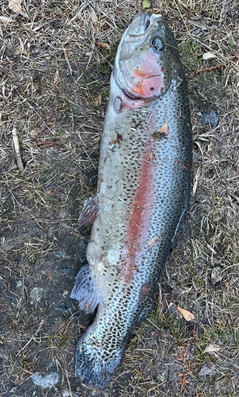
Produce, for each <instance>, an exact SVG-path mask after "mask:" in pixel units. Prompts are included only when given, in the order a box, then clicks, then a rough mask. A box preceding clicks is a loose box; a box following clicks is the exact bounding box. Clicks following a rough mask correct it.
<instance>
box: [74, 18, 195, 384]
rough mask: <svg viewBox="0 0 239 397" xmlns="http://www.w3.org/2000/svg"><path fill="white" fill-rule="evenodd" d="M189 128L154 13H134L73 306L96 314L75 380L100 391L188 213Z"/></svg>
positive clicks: (179, 70)
mask: <svg viewBox="0 0 239 397" xmlns="http://www.w3.org/2000/svg"><path fill="white" fill-rule="evenodd" d="M191 169H192V129H191V117H190V106H189V99H188V90H187V81H186V77H185V72H184V68H183V66H182V62H181V59H180V55H179V50H178V47H177V43H176V41H175V38H174V35H173V33H172V32H171V30H170V29H169V28H168V26H167V24H166V22H165V21H164V20H163V17H162V15H160V14H153V15H151V16H149V15H148V14H147V13H142V14H140V15H138V16H137V17H136V18H135V19H134V20H133V21H132V22H131V24H130V25H129V26H128V28H127V29H126V31H125V32H124V34H123V36H122V39H121V41H120V44H119V46H118V49H117V53H116V56H115V62H114V67H113V71H112V74H111V79H110V94H109V100H108V107H107V111H106V116H105V122H104V128H103V134H102V139H101V149H100V160H99V168H98V184H97V192H96V195H95V196H94V197H91V198H89V199H88V200H86V201H85V203H84V207H83V210H82V213H81V215H80V217H79V225H83V224H85V223H87V222H89V223H92V230H91V236H90V240H89V242H88V246H87V252H86V258H87V264H85V265H84V266H83V267H82V268H81V269H80V271H79V273H78V275H77V276H76V281H75V285H74V287H73V290H72V293H71V298H73V299H76V300H77V301H78V302H79V308H80V309H81V310H84V311H85V312H86V313H93V312H94V311H95V310H96V315H95V318H94V321H93V323H92V324H91V325H90V326H89V327H88V329H87V330H86V331H85V332H84V333H83V334H82V335H81V337H80V339H79V341H78V343H77V347H76V356H75V376H76V377H80V379H81V381H82V382H83V383H84V384H87V385H90V386H93V387H94V388H96V389H100V390H103V389H104V388H105V387H106V386H107V385H108V383H109V382H110V381H111V379H112V376H113V374H114V373H115V371H116V369H117V368H118V367H119V365H120V363H121V361H122V359H123V357H124V353H125V350H126V346H127V341H128V339H129V335H130V332H131V330H132V328H133V327H135V326H137V325H138V324H140V323H141V322H142V321H143V320H144V319H146V318H147V316H148V315H149V314H150V313H151V311H152V310H153V307H154V301H155V294H156V293H157V289H158V282H159V277H160V273H161V270H162V269H163V267H164V264H165V262H166V259H167V257H168V255H169V253H170V251H171V247H172V244H173V242H174V241H175V239H176V236H177V234H178V232H179V230H180V229H181V227H182V225H183V223H184V220H185V218H186V214H187V212H188V209H189V202H190V190H191Z"/></svg>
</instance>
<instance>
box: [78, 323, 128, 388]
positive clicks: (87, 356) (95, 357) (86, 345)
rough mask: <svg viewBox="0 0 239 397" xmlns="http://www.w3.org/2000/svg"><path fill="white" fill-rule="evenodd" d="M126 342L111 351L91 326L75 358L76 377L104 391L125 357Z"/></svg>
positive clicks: (80, 341)
mask: <svg viewBox="0 0 239 397" xmlns="http://www.w3.org/2000/svg"><path fill="white" fill-rule="evenodd" d="M125 345H126V340H125V341H122V343H121V344H120V346H119V347H118V348H114V349H110V348H109V347H108V348H107V346H105V348H104V346H103V344H102V343H101V342H100V341H99V340H98V334H97V332H94V330H92V331H91V326H90V327H89V328H88V330H87V331H86V332H85V333H84V335H83V336H82V337H81V338H80V340H79V342H78V344H77V348H76V357H75V376H76V377H80V378H81V380H82V382H83V383H85V384H87V385H91V386H93V387H95V388H97V389H100V390H103V389H104V388H105V387H106V386H107V384H108V383H109V382H110V380H111V378H112V375H113V374H114V372H115V371H116V369H117V367H118V366H119V365H120V362H121V360H122V358H123V356H124V352H125Z"/></svg>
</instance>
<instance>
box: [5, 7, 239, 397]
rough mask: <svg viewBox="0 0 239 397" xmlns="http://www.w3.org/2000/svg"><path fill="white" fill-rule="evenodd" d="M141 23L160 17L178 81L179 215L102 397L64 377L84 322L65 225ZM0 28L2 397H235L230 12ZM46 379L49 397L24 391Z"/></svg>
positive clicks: (75, 12)
mask: <svg viewBox="0 0 239 397" xmlns="http://www.w3.org/2000/svg"><path fill="white" fill-rule="evenodd" d="M147 7H148V8H147ZM143 8H146V10H147V11H148V12H149V13H152V12H154V13H162V14H163V15H164V17H165V19H166V20H167V21H168V24H169V26H170V27H171V29H172V30H173V31H174V33H175V36H176V38H177V41H178V43H179V48H180V52H181V54H182V59H183V62H184V64H185V68H186V71H187V76H188V82H189V95H190V104H191V110H192V124H193V134H194V169H193V183H192V199H191V210H190V215H189V217H188V221H187V223H186V225H185V227H184V229H183V231H182V232H181V233H180V236H179V241H178V244H177V247H176V248H175V249H174V251H173V253H172V255H171V256H170V258H169V260H168V263H167V266H166V269H165V271H164V273H163V276H162V280H161V284H160V286H159V298H158V302H156V305H155V311H154V312H153V313H152V315H151V316H150V318H149V320H148V321H145V322H144V323H143V324H142V325H141V326H140V327H139V328H137V329H134V330H133V333H132V335H131V339H130V343H129V345H128V348H127V351H126V355H125V358H124V360H123V363H122V365H121V366H120V368H119V369H118V370H117V372H116V374H115V376H114V377H113V380H112V382H111V383H110V385H109V386H108V387H107V388H106V390H105V391H103V392H99V391H96V390H94V389H91V388H87V387H85V386H83V385H81V383H80V381H79V380H78V379H75V378H74V354H75V347H76V342H77V340H78V339H79V335H80V333H81V332H82V330H84V329H85V327H87V326H88V325H89V323H90V322H91V321H92V317H90V316H86V315H84V313H82V312H79V311H78V309H77V305H76V302H74V301H72V300H71V299H70V297H69V295H70V292H71V289H72V287H73V284H74V277H75V275H76V273H77V272H78V270H79V268H80V266H81V265H83V264H84V263H85V261H86V259H85V252H86V246H87V239H88V238H89V233H90V228H89V227H83V228H81V229H78V227H77V218H78V216H79V213H80V210H81V208H82V205H83V202H84V199H86V198H87V197H89V196H91V195H93V194H94V192H95V189H96V182H97V165H98V159H99V145H100V137H101V132H102V127H103V121H104V113H105V109H106V105H107V98H108V94H109V78H110V73H111V70H112V65H113V62H114V56H115V52H116V49H117V45H118V43H119V40H120V37H121V35H122V33H123V31H124V30H125V28H126V27H127V26H128V24H129V23H130V21H131V20H132V19H133V18H134V17H135V16H136V15H137V14H138V13H139V12H140V11H142V9H143ZM0 16H4V17H10V18H11V19H12V22H11V23H9V24H2V36H0V44H1V52H0V396H5V397H15V396H16V397H30V396H36V397H43V396H44V397H45V396H49V397H50V396H52V397H55V396H61V397H67V396H72V397H81V396H82V397H83V396H98V397H103V396H105V397H113V396H114V397H117V396H118V397H122V396H124V397H129V396H137V397H141V396H149V397H154V396H155V397H156V396H160V397H161V396H162V397H164V396H172V397H174V396H175V397H209V396H217V397H222V396H227V397H232V396H238V394H239V351H238V343H239V320H238V319H239V275H238V269H239V249H238V242H239V237H238V236H239V215H238V214H239V187H238V186H239V160H238V158H239V157H238V152H239V114H238V99H239V98H238V97H239V95H238V90H239V78H238V77H239V71H238V65H239V5H238V0H220V1H219V0H207V1H204V0H197V1H196V0H173V1H152V2H150V1H146V0H144V1H131V0H130V1H123V0H118V1H117V0H112V1H107V0H102V1H97V0H95V1H94V0H92V1H91V0H90V1H86V0H85V1H79V0H71V1H69V0H61V1H60V0H56V1H50V0H41V1H36V0H32V1H27V0H23V2H22V11H21V12H20V13H14V12H13V11H11V10H10V9H9V8H8V1H7V0H3V1H2V2H1V5H0ZM102 43H103V44H102ZM15 134H17V136H18V137H19V142H20V153H21V157H22V161H23V164H22V165H21V163H20V161H19V160H18V161H16V159H17V157H16V153H15V149H14V145H13V139H14V135H15ZM177 306H179V307H180V308H182V309H184V310H187V311H189V312H190V313H192V314H193V315H194V316H195V318H194V319H193V320H191V321H188V320H189V319H188V318H186V319H185V318H184V317H187V314H188V313H186V315H185V313H183V314H184V316H182V315H181V316H180V313H179V312H178V310H177ZM32 375H35V377H34V376H33V377H32ZM46 376H50V377H51V379H56V381H55V382H54V381H53V382H52V384H51V387H45V388H44V387H43V385H42V384H41V383H40V385H37V384H36V383H39V382H38V381H36V379H40V378H41V377H46ZM34 379H35V381H34ZM44 379H48V378H44ZM48 386H49V385H48Z"/></svg>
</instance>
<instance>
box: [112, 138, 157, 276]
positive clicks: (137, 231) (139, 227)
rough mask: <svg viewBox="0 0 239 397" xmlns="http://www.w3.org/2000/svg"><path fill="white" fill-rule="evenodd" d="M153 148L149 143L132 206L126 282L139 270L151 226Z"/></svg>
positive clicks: (124, 273)
mask: <svg viewBox="0 0 239 397" xmlns="http://www.w3.org/2000/svg"><path fill="white" fill-rule="evenodd" d="M152 149H153V148H152V144H151V143H150V144H149V145H147V150H146V151H145V153H144V155H143V158H142V166H141V169H140V173H139V174H140V176H139V183H138V188H137V190H136V193H135V197H134V200H133V203H132V206H131V211H130V216H129V221H128V231H127V236H126V240H127V246H126V247H125V248H124V250H123V255H122V262H123V265H122V271H121V275H120V278H121V281H122V282H123V283H124V284H128V283H130V282H131V281H132V279H133V277H134V272H135V271H137V270H138V267H139V265H140V259H141V254H142V251H143V248H144V246H145V243H146V237H147V232H148V229H149V226H150V216H151V213H152V210H153V203H154V191H153V190H154V187H153V153H152Z"/></svg>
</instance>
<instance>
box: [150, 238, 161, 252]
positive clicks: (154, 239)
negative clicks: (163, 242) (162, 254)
mask: <svg viewBox="0 0 239 397" xmlns="http://www.w3.org/2000/svg"><path fill="white" fill-rule="evenodd" d="M158 239H159V238H158V236H154V237H152V238H151V240H150V241H149V242H148V250H149V251H152V248H153V246H154V245H155V243H156V241H158Z"/></svg>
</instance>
